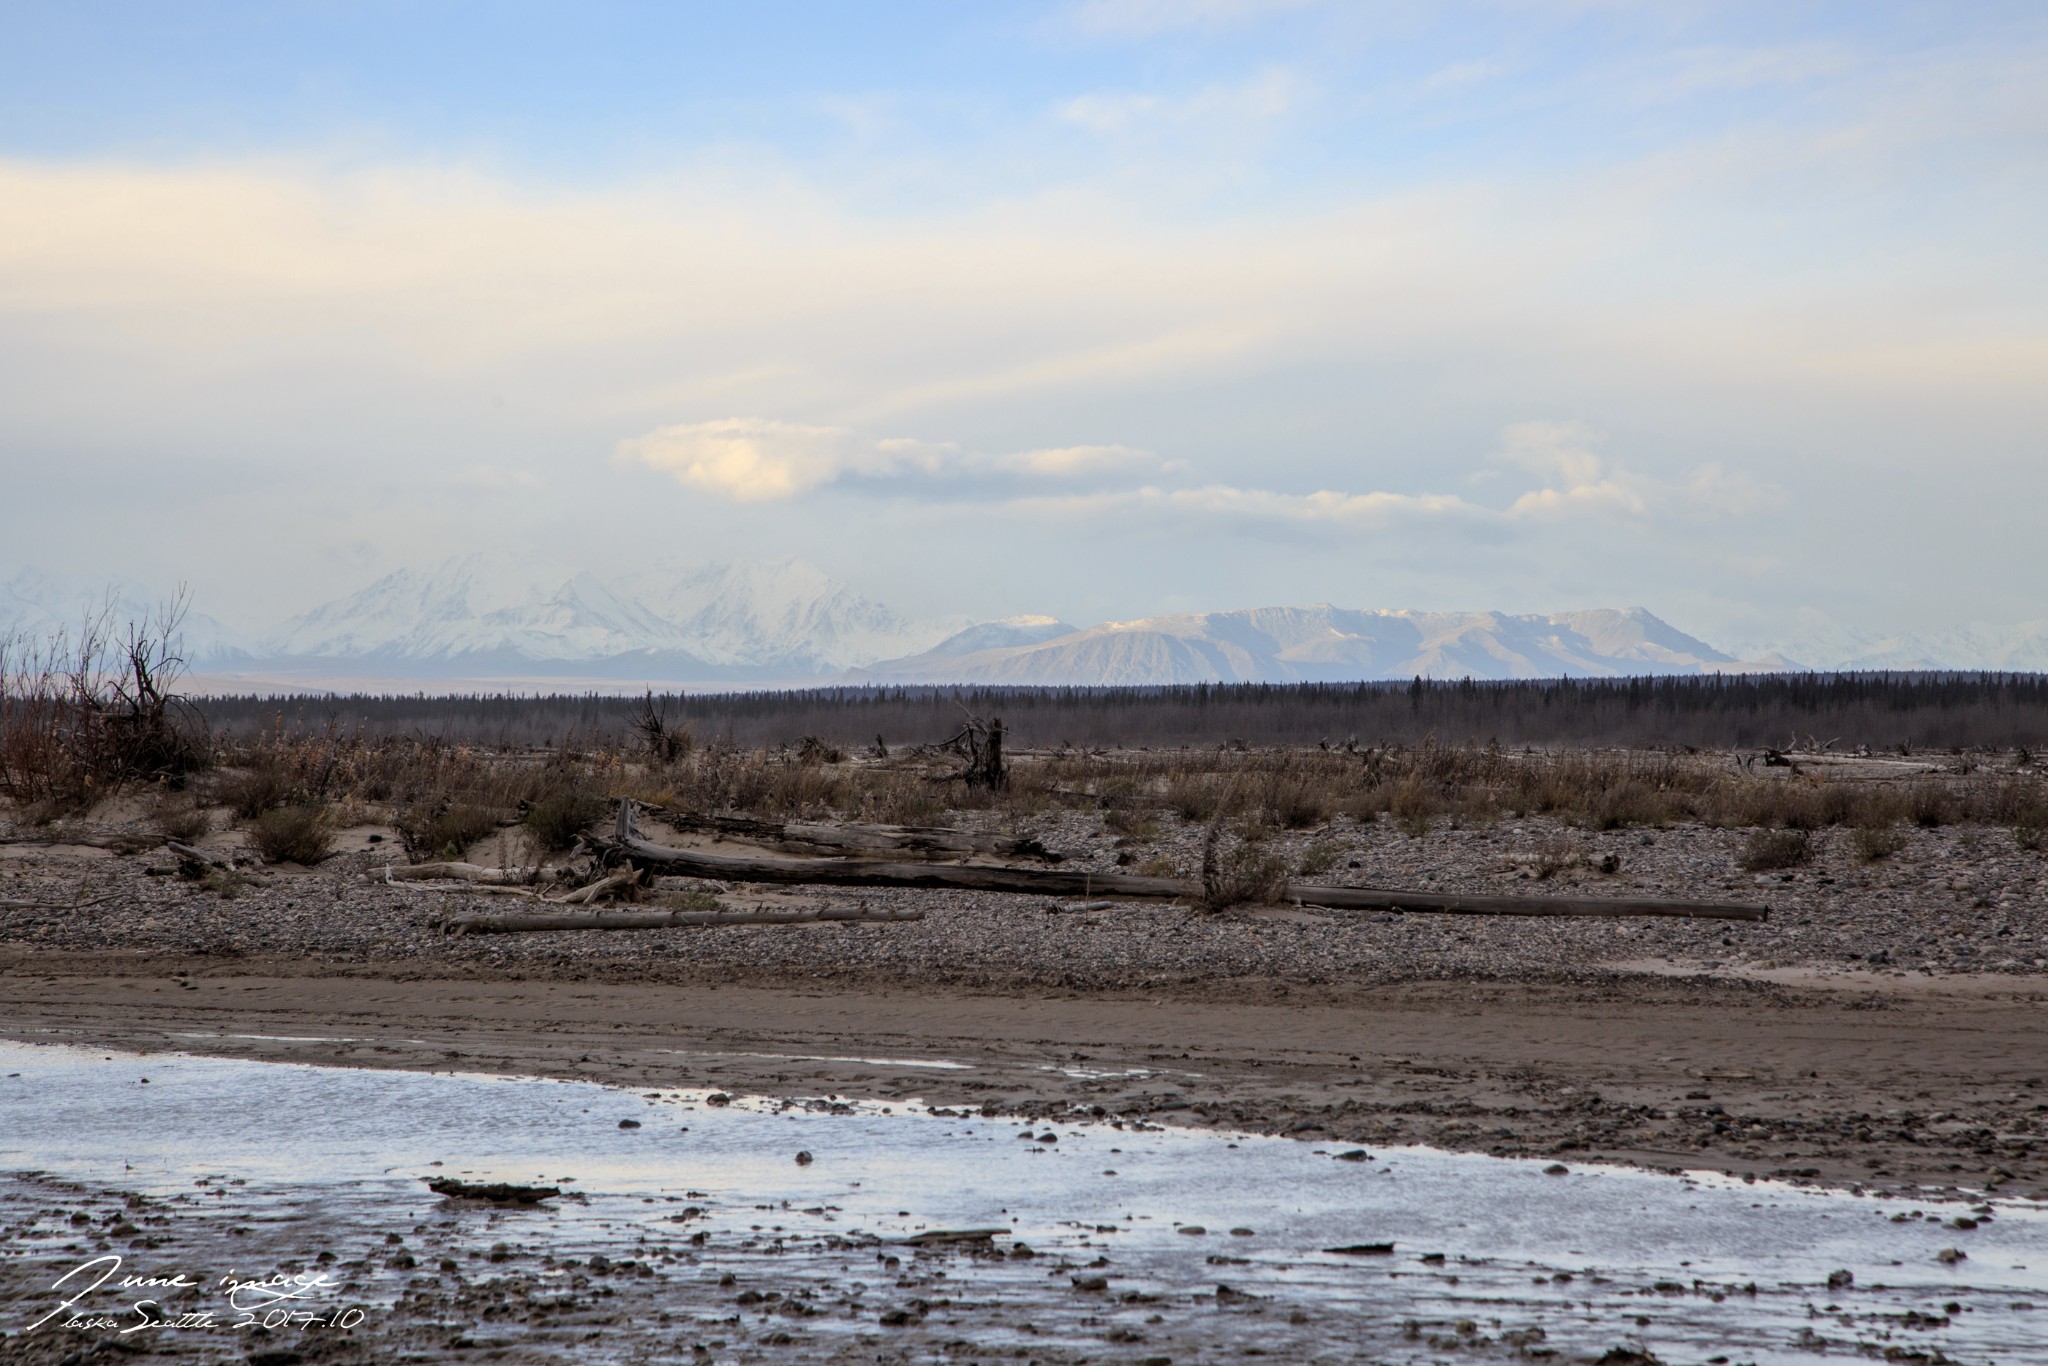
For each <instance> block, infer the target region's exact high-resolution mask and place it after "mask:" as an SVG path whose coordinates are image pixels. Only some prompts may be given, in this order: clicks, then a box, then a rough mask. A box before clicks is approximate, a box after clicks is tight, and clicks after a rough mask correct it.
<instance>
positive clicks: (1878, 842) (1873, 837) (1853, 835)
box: [1849, 824, 1906, 863]
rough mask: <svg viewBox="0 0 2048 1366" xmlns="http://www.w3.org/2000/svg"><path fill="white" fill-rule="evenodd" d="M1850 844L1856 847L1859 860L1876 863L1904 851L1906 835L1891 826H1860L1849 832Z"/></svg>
mask: <svg viewBox="0 0 2048 1366" xmlns="http://www.w3.org/2000/svg"><path fill="white" fill-rule="evenodd" d="M1849 842H1850V843H1851V844H1853V845H1854V846H1855V847H1856V856H1857V857H1858V858H1860V859H1862V860H1863V861H1864V862H1865V863H1876V862H1878V861H1880V860H1882V859H1888V858H1890V857H1891V856H1892V855H1893V854H1896V853H1898V852H1899V851H1900V850H1902V849H1904V848H1905V847H1906V835H1905V832H1904V831H1902V830H1900V829H1899V828H1898V827H1897V826H1894V825H1890V824H1885V825H1859V826H1857V827H1856V828H1855V829H1854V830H1852V831H1850V832H1849Z"/></svg>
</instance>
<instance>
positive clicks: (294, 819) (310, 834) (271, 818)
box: [249, 806, 334, 868]
mask: <svg viewBox="0 0 2048 1366" xmlns="http://www.w3.org/2000/svg"><path fill="white" fill-rule="evenodd" d="M249 842H250V843H251V844H253V845H255V847H256V852H257V853H259V854H261V855H263V861H264V862H265V863H298V864H303V865H305V866H306V867H308V868H310V867H312V866H313V865H314V864H316V863H318V862H320V861H321V860H322V859H324V858H326V857H327V856H328V855H329V854H331V853H333V852H334V822H333V820H332V819H331V818H330V817H329V815H328V813H327V811H326V809H325V808H324V807H318V806H277V807H272V808H271V809H270V810H268V811H265V812H264V813H263V814H262V815H260V816H258V817H257V818H256V820H255V823H254V824H253V825H251V826H250V828H249Z"/></svg>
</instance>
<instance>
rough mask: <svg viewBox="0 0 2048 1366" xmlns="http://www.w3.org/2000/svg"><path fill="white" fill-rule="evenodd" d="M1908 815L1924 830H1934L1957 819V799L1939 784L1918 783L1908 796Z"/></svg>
mask: <svg viewBox="0 0 2048 1366" xmlns="http://www.w3.org/2000/svg"><path fill="white" fill-rule="evenodd" d="M1906 814H1907V815H1908V816H1910V817H1911V818H1912V821H1913V824H1915V825H1917V826H1919V827H1921V828H1922V829H1923V830H1934V829H1938V828H1939V827H1941V826H1944V825H1948V824H1950V823H1952V822H1953V821H1954V820H1955V818H1956V802H1955V798H1954V797H1953V796H1952V795H1951V794H1950V792H1949V790H1948V789H1947V788H1946V787H1944V786H1942V785H1941V784H1940V783H1937V782H1926V781H1922V782H1917V783H1914V784H1913V786H1912V788H1911V790H1910V791H1908V792H1907V794H1906Z"/></svg>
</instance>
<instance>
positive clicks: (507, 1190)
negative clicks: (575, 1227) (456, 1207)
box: [427, 1176, 562, 1208]
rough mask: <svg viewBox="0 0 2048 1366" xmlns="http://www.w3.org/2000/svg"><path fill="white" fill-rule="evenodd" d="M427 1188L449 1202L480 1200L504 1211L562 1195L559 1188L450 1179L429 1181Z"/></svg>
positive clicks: (507, 1182)
mask: <svg viewBox="0 0 2048 1366" xmlns="http://www.w3.org/2000/svg"><path fill="white" fill-rule="evenodd" d="M427 1189H428V1190H430V1191H432V1192H433V1193H434V1194H436V1195H445V1196H446V1197H448V1198H449V1199H450V1200H483V1201H487V1202H489V1203H490V1204H493V1205H502V1206H505V1207H507V1208H518V1207H521V1206H528V1205H537V1204H539V1203H540V1202H541V1201H543V1200H546V1199H549V1198H551V1197H553V1196H557V1195H560V1194H561V1193H562V1188H561V1187H560V1186H517V1185H513V1184H512V1183H511V1182H509V1181H485V1182H477V1181H460V1180H457V1179H456V1178H455V1177H452V1176H436V1177H432V1178H430V1179H429V1180H428V1181H427Z"/></svg>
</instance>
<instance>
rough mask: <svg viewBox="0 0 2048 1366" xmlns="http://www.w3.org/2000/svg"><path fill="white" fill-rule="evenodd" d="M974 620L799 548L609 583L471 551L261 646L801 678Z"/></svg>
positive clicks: (389, 582)
mask: <svg viewBox="0 0 2048 1366" xmlns="http://www.w3.org/2000/svg"><path fill="white" fill-rule="evenodd" d="M969 624H971V623H970V620H969V619H968V618H966V617H947V618H941V619H938V620H935V621H912V620H910V619H908V618H906V617H903V616H901V615H900V614H898V613H896V612H895V611H893V610H891V609H890V608H888V607H885V606H883V605H882V604H880V603H878V602H875V601H874V600H873V599H871V598H867V597H864V596H863V595H861V594H860V593H858V592H856V591H855V590H854V589H853V588H852V587H851V586H849V585H847V584H845V583H843V582H841V581H840V580H838V579H834V578H832V577H830V576H829V575H827V574H825V573H824V572H823V571H822V570H819V569H818V568H816V567H815V566H813V565H809V564H806V563H804V562H803V561H801V560H783V561H778V562H775V563H771V564H726V563H719V564H709V565H690V566H684V565H678V564H676V563H674V562H664V563H659V564H656V565H653V566H650V567H649V568H647V569H645V570H640V571H637V572H635V573H632V574H627V575H624V576H621V577H619V578H617V579H613V580H610V581H605V580H601V579H599V578H598V577H596V576H595V575H593V574H590V573H588V572H585V571H578V570H573V569H569V568H566V567H561V566H549V565H544V564H530V563H526V562H521V561H515V560H512V559H510V558H506V557H500V556H490V555H471V556H466V557H464V558H462V559H459V560H450V561H448V562H447V563H445V564H443V565H441V566H440V567H438V568H437V569H434V570H431V571H426V572H420V571H415V570H409V569H401V570H398V571H396V572H394V573H391V574H387V575H385V576H384V577H383V578H381V579H379V580H377V582H375V583H373V584H371V585H370V586H369V587H367V588H365V589H363V590H361V591H360V592H357V593H353V594H351V595H349V596H348V597H345V598H341V599H338V600H336V601H334V602H330V603H327V604H326V605H324V606H322V607H318V608H315V609H314V610H313V611H311V612H307V613H304V614H302V615H300V616H297V617H293V618H292V619H291V620H290V621H288V622H286V623H284V625H282V626H281V627H279V628H278V629H277V630H275V631H273V632H271V633H269V634H268V635H267V636H265V637H263V638H262V640H261V642H260V648H261V649H262V650H263V651H265V652H267V653H268V654H269V655H271V656H272V657H273V658H277V659H289V660H300V661H319V660H327V661H340V660H346V661H353V662H360V663H367V664H372V665H376V666H380V667H383V668H386V669H405V668H412V669H425V670H429V671H432V672H435V673H440V674H461V675H477V674H481V673H491V672H512V673H529V674H530V673H551V672H552V673H584V674H595V675H605V674H610V673H616V672H619V671H623V672H624V673H626V674H628V675H630V676H633V677H661V676H669V677H678V678H689V679H790V680H796V679H804V678H818V677H824V676H827V675H831V674H835V673H838V672H840V671H842V670H845V669H848V668H853V667H857V666H860V665H863V664H868V663H872V662H875V661H877V660H880V659H884V658H888V657H890V656H894V655H900V654H904V653H908V652H913V651H918V650H923V649H928V648H930V647H931V646H933V645H936V644H938V643H939V642H940V641H941V640H943V639H944V638H945V637H947V636H949V635H952V634H953V633H955V632H957V631H959V630H960V629H961V628H963V627H965V626H967V625H969Z"/></svg>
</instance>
